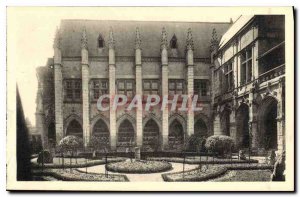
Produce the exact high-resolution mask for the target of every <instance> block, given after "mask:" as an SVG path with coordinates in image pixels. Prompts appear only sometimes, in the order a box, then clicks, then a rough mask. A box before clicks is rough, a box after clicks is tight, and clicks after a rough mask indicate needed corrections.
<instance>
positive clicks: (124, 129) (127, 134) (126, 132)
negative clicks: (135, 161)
mask: <svg viewBox="0 0 300 197" xmlns="http://www.w3.org/2000/svg"><path fill="white" fill-rule="evenodd" d="M134 144H135V133H134V128H133V126H132V124H131V122H130V121H129V120H127V119H126V120H124V121H123V122H122V123H121V124H120V126H119V132H118V143H117V146H118V147H119V150H125V149H126V148H128V147H132V146H133V145H134ZM124 148H125V149H124Z"/></svg>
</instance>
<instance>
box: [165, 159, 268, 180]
mask: <svg viewBox="0 0 300 197" xmlns="http://www.w3.org/2000/svg"><path fill="white" fill-rule="evenodd" d="M272 168H273V166H270V165H267V164H254V163H253V164H225V165H208V167H207V169H206V171H204V170H202V171H201V170H199V168H196V169H193V170H189V171H186V172H185V173H184V176H183V172H175V173H167V174H162V178H163V179H164V181H167V182H174V181H176V182H182V181H207V180H209V179H214V178H217V177H219V176H221V175H224V174H225V173H226V172H227V171H229V170H246V171H249V170H272Z"/></svg>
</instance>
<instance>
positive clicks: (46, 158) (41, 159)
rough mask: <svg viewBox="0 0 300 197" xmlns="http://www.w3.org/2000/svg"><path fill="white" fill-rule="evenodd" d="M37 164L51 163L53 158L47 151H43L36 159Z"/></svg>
mask: <svg viewBox="0 0 300 197" xmlns="http://www.w3.org/2000/svg"><path fill="white" fill-rule="evenodd" d="M37 163H38V164H41V163H53V157H52V155H51V153H50V152H49V151H47V150H43V151H41V152H40V153H39V156H38V158H37Z"/></svg>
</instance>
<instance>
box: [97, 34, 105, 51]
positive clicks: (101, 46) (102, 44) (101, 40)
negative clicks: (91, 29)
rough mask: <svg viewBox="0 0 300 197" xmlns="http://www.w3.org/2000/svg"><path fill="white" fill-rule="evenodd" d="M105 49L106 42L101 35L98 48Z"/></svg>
mask: <svg viewBox="0 0 300 197" xmlns="http://www.w3.org/2000/svg"><path fill="white" fill-rule="evenodd" d="M103 47H104V40H103V38H102V36H101V34H100V35H99V37H98V48H103Z"/></svg>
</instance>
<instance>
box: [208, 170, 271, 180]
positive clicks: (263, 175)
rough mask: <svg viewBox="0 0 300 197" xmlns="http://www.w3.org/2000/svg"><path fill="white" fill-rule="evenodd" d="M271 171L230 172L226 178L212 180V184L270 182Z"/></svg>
mask: <svg viewBox="0 0 300 197" xmlns="http://www.w3.org/2000/svg"><path fill="white" fill-rule="evenodd" d="M271 174H272V171H270V170H229V171H227V173H226V174H225V175H224V176H221V177H219V178H216V179H212V180H210V181H212V182H240V181H247V182H253V181H270V177H271Z"/></svg>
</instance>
